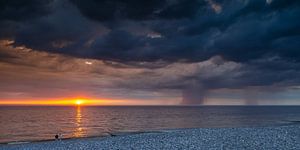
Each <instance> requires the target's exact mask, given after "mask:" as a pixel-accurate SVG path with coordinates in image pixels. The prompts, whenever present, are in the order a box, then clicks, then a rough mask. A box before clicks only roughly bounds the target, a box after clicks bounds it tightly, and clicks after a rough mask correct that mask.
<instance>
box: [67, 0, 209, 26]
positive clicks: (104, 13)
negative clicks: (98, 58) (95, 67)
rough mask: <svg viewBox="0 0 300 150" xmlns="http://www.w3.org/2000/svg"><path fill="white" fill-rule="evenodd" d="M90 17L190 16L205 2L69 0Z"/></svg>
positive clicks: (165, 17) (112, 19) (191, 0)
mask: <svg viewBox="0 0 300 150" xmlns="http://www.w3.org/2000/svg"><path fill="white" fill-rule="evenodd" d="M71 1H72V2H73V3H74V4H75V5H76V6H77V7H78V8H79V10H80V11H81V12H82V13H83V14H84V15H86V16H87V17H89V18H91V19H95V20H98V21H114V20H116V19H132V20H149V19H159V18H162V19H180V18H185V17H188V18H192V17H193V16H194V15H195V14H196V13H197V11H198V8H199V7H201V6H202V5H204V4H205V2H204V1H197V0H188V1H186V0H149V1H140V0H101V1H99V0H86V1H84V0H71Z"/></svg>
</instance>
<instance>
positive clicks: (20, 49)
mask: <svg viewBox="0 0 300 150" xmlns="http://www.w3.org/2000/svg"><path fill="white" fill-rule="evenodd" d="M299 18H300V1H298V0H147V1H142V0H99V1H97V0H42V1H41V0H26V1H25V0H24V1H22V0H2V1H0V104H67V103H69V102H70V101H71V100H74V99H84V100H86V103H88V104H91V105H93V104H95V105H300V78H299V77H300V28H299V27H300V19H299Z"/></svg>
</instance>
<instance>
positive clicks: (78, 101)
mask: <svg viewBox="0 0 300 150" xmlns="http://www.w3.org/2000/svg"><path fill="white" fill-rule="evenodd" d="M75 103H76V105H81V104H82V103H83V101H82V100H80V99H78V100H76V101H75Z"/></svg>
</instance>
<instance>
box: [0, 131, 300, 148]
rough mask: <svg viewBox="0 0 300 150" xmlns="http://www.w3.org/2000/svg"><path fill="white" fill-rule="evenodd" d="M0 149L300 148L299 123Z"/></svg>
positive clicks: (42, 143)
mask: <svg viewBox="0 0 300 150" xmlns="http://www.w3.org/2000/svg"><path fill="white" fill-rule="evenodd" d="M0 149H1V150H2V149H3V150H4V149H5V150H18V149H25V150H41V149H44V150H52V149H57V150H64V149H71V150H83V149H103V150H104V149H105V150H106V149H111V150H120V149H122V150H128V149H136V150H140V149H147V150H148V149H149V150H150V149H151V150H153V149H155V150H156V149H157V150H160V149H169V150H174V149H216V150H217V149H272V150H274V149H285V150H286V149H291V150H297V149H300V125H286V126H272V127H271V126H270V127H248V128H197V129H176V130H162V131H157V132H146V133H137V134H128V135H116V136H110V137H93V138H78V139H66V140H62V141H43V142H32V143H23V144H1V146H0Z"/></svg>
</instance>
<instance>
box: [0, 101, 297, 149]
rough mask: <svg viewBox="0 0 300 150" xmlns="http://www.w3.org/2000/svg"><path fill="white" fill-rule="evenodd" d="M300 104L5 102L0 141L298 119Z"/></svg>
mask: <svg viewBox="0 0 300 150" xmlns="http://www.w3.org/2000/svg"><path fill="white" fill-rule="evenodd" d="M299 121H300V106H195V107H192V106H181V107H179V106H151V107H150V106H149V107H148V106H147V107H146V106H119V107H112V106H111V107H108V106H106V107H87V106H80V107H75V106H74V107H61V106H60V107H53V106H51V107H48V106H47V107H46V106H30V107H28V106H27V107H25V106H22V107H21V106H18V107H16V106H9V107H8V106H7V107H4V106H1V107H0V143H7V142H17V141H39V140H51V139H54V136H55V134H58V133H61V134H62V135H63V138H77V137H91V136H108V135H110V134H120V133H128V132H147V131H155V130H163V129H177V128H216V127H249V126H266V125H268V126H269V125H272V126H274V125H275V126H277V125H286V124H293V123H299Z"/></svg>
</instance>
